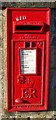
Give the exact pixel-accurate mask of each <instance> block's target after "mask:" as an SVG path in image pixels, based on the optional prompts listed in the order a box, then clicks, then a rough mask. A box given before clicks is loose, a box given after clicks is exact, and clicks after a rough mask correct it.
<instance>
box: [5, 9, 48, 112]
mask: <svg viewBox="0 0 56 120" xmlns="http://www.w3.org/2000/svg"><path fill="white" fill-rule="evenodd" d="M12 10H19V11H21V10H32V11H33V10H35V11H36V10H40V11H42V10H44V11H49V25H50V9H49V8H40V9H39V8H33V9H32V8H7V21H8V16H9V15H8V12H9V11H12ZM10 15H11V14H10ZM48 38H49V33H48V37H47V39H48ZM16 41H18V40H16ZM22 41H23V39H22ZM26 41H27V40H26ZM42 41H43V40H42ZM13 42H14V40H11V41H9V32H8V22H7V110H8V111H37V110H47V103H48V77H47V76H48V74H49V73H48V71H49V47H48V46H49V42H47V43H46V47H47V48H46V54H47V59H46V63H47V66H46V69H47V72H46V80H45V93H46V96H44V105H43V104H42V105H41V106H40V105H39V106H37V107H36V106H35V107H33V108H31V107H29V108H28V109H27V108H25V107H24V105H22V108H21V109H20V105H19V107H18V106H14V105H13V87H12V86H13V80H11V81H10V75H9V73H10V72H9V70H10V66H11V64H13V56H11V58H12V59H11V62H10V56H9V55H10V53H12V54H13V49H12V47H13ZM10 45H11V47H10ZM10 48H11V49H10ZM22 49H23V48H22ZM27 49H28V48H27ZM30 49H31V48H30ZM34 49H35V47H34ZM43 64H44V61H43ZM11 75H12V76H11V78H13V67H11ZM43 82H44V81H43ZM9 85H11V88H12V91H10V89H9ZM43 85H44V84H42V87H43ZM10 93H12V97H11V98H12V99H11V101H10V100H9V99H10ZM42 96H43V92H42ZM9 102H12V106H11V107H10V105H9ZM30 106H31V105H30Z"/></svg>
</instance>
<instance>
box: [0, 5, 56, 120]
mask: <svg viewBox="0 0 56 120" xmlns="http://www.w3.org/2000/svg"><path fill="white" fill-rule="evenodd" d="M38 5H39V6H38ZM46 5H47V7H49V6H51V3H46V4H45V3H41V4H40V3H38V4H37V3H3V4H2V6H3V10H2V41H1V44H0V46H1V49H0V52H1V56H2V58H1V57H0V59H2V67H1V72H0V75H2V76H0V78H1V80H0V81H2V106H1V109H2V120H7V119H8V120H10V119H11V120H18V119H19V120H37V118H38V119H39V120H40V119H41V118H43V119H44V120H45V119H49V120H50V119H51V118H52V119H55V118H56V10H55V9H51V18H50V19H51V20H50V23H51V26H50V59H49V63H50V64H49V90H48V111H43V112H42V111H41V112H39V111H38V112H7V60H6V59H7V52H6V48H7V44H6V7H46ZM53 6H55V5H54V3H53ZM0 84H1V83H0ZM0 90H1V85H0ZM0 96H1V95H0ZM0 101H1V100H0Z"/></svg>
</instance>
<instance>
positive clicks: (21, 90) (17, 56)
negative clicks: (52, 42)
mask: <svg viewBox="0 0 56 120" xmlns="http://www.w3.org/2000/svg"><path fill="white" fill-rule="evenodd" d="M49 37H50V9H49V8H7V93H8V94H7V110H8V111H37V110H38V111H39V110H47V104H48V74H49Z"/></svg>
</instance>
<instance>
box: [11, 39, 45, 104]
mask: <svg viewBox="0 0 56 120" xmlns="http://www.w3.org/2000/svg"><path fill="white" fill-rule="evenodd" d="M44 43H45V42H44V41H40V42H39V41H35V42H32V41H29V42H25V41H24V42H20V41H19V42H18V41H15V42H13V41H12V48H13V50H12V52H13V57H12V62H13V66H12V69H13V77H12V80H13V85H14V86H13V91H14V92H13V93H14V94H13V105H16V104H17V105H18V104H37V105H42V104H43V81H44V51H45V45H44Z"/></svg>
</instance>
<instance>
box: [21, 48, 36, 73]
mask: <svg viewBox="0 0 56 120" xmlns="http://www.w3.org/2000/svg"><path fill="white" fill-rule="evenodd" d="M20 64H21V74H27V73H28V74H31V73H32V74H35V73H36V49H21V50H20Z"/></svg>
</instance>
